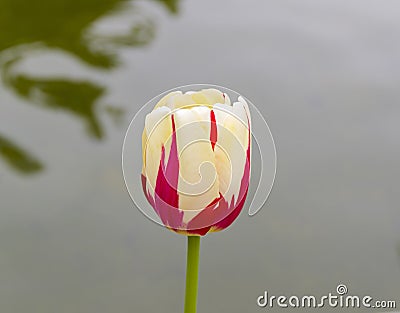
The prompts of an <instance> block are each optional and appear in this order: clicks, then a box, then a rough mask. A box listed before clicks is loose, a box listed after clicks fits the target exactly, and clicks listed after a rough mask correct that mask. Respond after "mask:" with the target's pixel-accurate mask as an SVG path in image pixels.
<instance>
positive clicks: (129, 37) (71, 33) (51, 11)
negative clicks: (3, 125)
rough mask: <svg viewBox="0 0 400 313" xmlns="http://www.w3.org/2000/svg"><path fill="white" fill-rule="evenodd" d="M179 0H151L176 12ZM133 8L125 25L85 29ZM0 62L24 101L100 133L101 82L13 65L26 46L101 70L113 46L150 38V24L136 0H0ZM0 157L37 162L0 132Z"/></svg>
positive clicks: (112, 59)
mask: <svg viewBox="0 0 400 313" xmlns="http://www.w3.org/2000/svg"><path fill="white" fill-rule="evenodd" d="M178 1H179V0H153V2H154V3H160V4H162V5H163V6H164V7H165V8H166V9H167V10H168V11H169V12H171V13H176V12H177V10H178ZM129 9H133V10H132V11H134V14H133V16H132V19H131V21H130V23H131V27H130V31H129V32H128V33H126V34H117V35H114V34H113V35H107V34H104V35H103V34H93V33H91V32H90V30H91V27H92V26H93V23H94V22H96V21H98V20H99V19H101V18H104V17H106V16H110V15H115V14H119V12H121V11H123V10H129ZM0 29H2V31H1V32H0V66H1V78H2V83H3V86H4V87H6V88H8V89H9V90H12V91H13V92H14V93H15V94H16V95H18V96H20V97H22V98H24V99H25V100H27V103H29V104H34V105H37V106H38V107H41V108H46V109H51V110H61V111H64V112H66V113H68V114H71V115H73V116H75V117H77V118H78V119H80V120H82V121H83V122H84V123H85V126H86V129H87V131H88V134H90V135H91V136H92V137H94V138H96V139H101V138H103V134H104V129H103V127H102V125H101V123H100V119H99V117H98V116H97V114H98V113H96V112H97V110H96V105H97V104H98V102H99V100H100V99H101V98H102V96H103V95H104V94H105V92H106V90H107V86H100V85H99V84H98V83H96V82H92V81H88V80H84V79H82V80H80V79H78V80H76V79H71V78H66V77H63V76H61V77H60V76H58V77H46V78H43V77H35V76H33V75H28V74H24V73H20V72H17V71H16V70H15V68H16V65H18V64H19V62H20V61H21V60H23V59H24V58H25V57H26V56H29V55H30V52H31V51H35V50H38V49H39V50H48V49H52V50H55V51H57V50H60V51H63V52H64V53H67V54H69V55H71V56H73V57H75V58H77V59H79V60H80V61H81V62H83V63H85V64H87V65H89V66H91V67H93V68H98V69H102V70H111V69H113V68H114V67H116V66H117V64H118V47H121V46H125V47H126V46H129V47H138V46H143V45H146V44H148V43H150V42H151V41H152V40H153V39H154V35H155V31H156V29H155V24H154V23H153V21H152V19H151V16H149V15H148V14H146V12H143V11H142V10H141V8H140V7H139V6H138V5H137V2H136V1H124V0H42V1H40V3H38V2H35V1H26V0H0ZM106 112H108V113H109V114H110V115H112V116H114V117H117V116H118V117H120V116H121V114H122V113H121V112H122V110H121V109H119V108H117V107H115V106H109V107H107V108H106ZM0 140H1V141H0V149H1V153H0V155H1V157H2V158H3V159H4V160H5V161H6V163H7V164H9V165H10V166H11V167H12V168H13V169H17V170H18V171H25V172H29V173H33V172H37V171H39V170H40V169H41V168H43V166H42V165H41V164H40V162H38V161H37V160H35V159H34V158H31V157H29V156H28V154H27V152H26V151H24V150H23V149H22V148H18V147H17V146H16V145H14V144H12V142H11V139H5V138H3V137H0Z"/></svg>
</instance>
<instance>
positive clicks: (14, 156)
mask: <svg viewBox="0 0 400 313" xmlns="http://www.w3.org/2000/svg"><path fill="white" fill-rule="evenodd" d="M0 155H1V157H2V158H3V159H4V161H5V162H6V163H7V164H8V165H9V166H10V167H11V168H13V169H14V170H16V171H18V172H20V173H24V174H33V173H36V172H38V171H40V170H41V169H42V168H43V165H42V164H41V163H40V161H38V160H37V159H36V158H34V157H33V156H31V155H29V153H28V152H26V151H25V150H24V149H22V148H21V147H18V146H17V145H16V144H15V143H13V142H11V141H10V140H8V139H7V138H5V137H3V136H2V135H1V134H0Z"/></svg>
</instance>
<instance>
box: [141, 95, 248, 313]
mask: <svg viewBox="0 0 400 313" xmlns="http://www.w3.org/2000/svg"><path fill="white" fill-rule="evenodd" d="M250 148H251V128H250V112H249V109H248V106H247V103H246V101H245V100H244V99H243V98H242V97H239V98H238V100H237V101H236V102H234V103H233V104H231V102H230V99H229V97H228V95H227V94H224V93H222V92H221V91H219V90H216V89H203V90H201V91H193V92H186V93H182V92H180V91H175V92H171V93H169V94H167V95H166V96H165V97H163V98H162V99H161V100H160V101H159V102H158V103H157V105H156V106H155V108H154V109H153V111H152V112H150V113H149V114H148V115H147V116H146V120H145V128H144V131H143V135H142V153H143V167H142V187H143V191H144V193H145V196H146V198H147V200H148V202H149V203H150V205H151V206H152V207H153V209H154V210H155V212H156V213H157V215H158V216H159V217H160V219H161V221H162V223H163V224H164V225H165V226H166V227H167V228H168V229H170V230H172V231H175V232H177V233H180V234H184V235H187V236H188V268H187V290H186V305H185V312H195V309H196V294H197V270H198V268H197V267H198V255H199V240H200V236H203V235H205V234H207V233H209V232H217V231H220V230H223V229H225V228H227V227H228V226H230V225H231V224H232V222H233V221H234V220H235V219H236V218H237V216H238V215H239V213H240V211H241V210H242V208H243V205H244V202H245V199H246V195H247V191H248V187H249V179H250Z"/></svg>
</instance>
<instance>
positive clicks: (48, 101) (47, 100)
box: [11, 75, 105, 139]
mask: <svg viewBox="0 0 400 313" xmlns="http://www.w3.org/2000/svg"><path fill="white" fill-rule="evenodd" d="M11 86H12V88H14V90H15V91H16V92H17V93H18V94H19V95H20V96H23V97H25V98H27V99H31V100H32V101H37V102H38V103H39V104H40V105H42V106H45V107H48V108H51V109H57V110H64V111H68V112H70V113H72V114H74V115H76V116H78V117H81V118H82V119H83V120H84V121H85V122H86V124H87V129H88V131H89V133H90V134H92V135H93V136H94V137H96V138H99V139H100V138H102V137H103V130H102V128H101V127H100V123H99V121H98V118H97V117H96V115H95V104H96V101H97V100H98V99H99V98H100V97H101V96H102V95H103V93H104V92H105V89H104V87H100V86H98V85H96V84H93V83H91V82H89V81H72V80H66V79H62V78H60V79H39V78H31V77H28V76H24V75H19V76H17V77H14V78H13V82H12V85H11Z"/></svg>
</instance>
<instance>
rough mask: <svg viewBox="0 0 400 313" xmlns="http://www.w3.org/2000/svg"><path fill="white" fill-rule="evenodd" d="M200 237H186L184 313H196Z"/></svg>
mask: <svg viewBox="0 0 400 313" xmlns="http://www.w3.org/2000/svg"><path fill="white" fill-rule="evenodd" d="M199 252H200V236H188V246H187V266H186V295H185V313H196V306H197V287H198V280H199Z"/></svg>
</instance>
